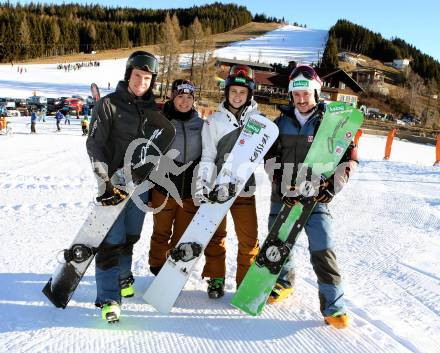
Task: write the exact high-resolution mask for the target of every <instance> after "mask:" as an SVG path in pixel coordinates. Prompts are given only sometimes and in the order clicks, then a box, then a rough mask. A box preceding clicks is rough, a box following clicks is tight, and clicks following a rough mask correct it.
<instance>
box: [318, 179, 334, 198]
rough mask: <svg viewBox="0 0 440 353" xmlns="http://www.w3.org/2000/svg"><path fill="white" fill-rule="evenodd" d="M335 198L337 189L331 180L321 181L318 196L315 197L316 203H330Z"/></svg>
mask: <svg viewBox="0 0 440 353" xmlns="http://www.w3.org/2000/svg"><path fill="white" fill-rule="evenodd" d="M334 196H335V187H334V185H333V181H332V180H331V179H321V182H320V184H319V191H318V195H317V196H315V201H316V202H319V203H329V202H330V201H331V200H333V197H334Z"/></svg>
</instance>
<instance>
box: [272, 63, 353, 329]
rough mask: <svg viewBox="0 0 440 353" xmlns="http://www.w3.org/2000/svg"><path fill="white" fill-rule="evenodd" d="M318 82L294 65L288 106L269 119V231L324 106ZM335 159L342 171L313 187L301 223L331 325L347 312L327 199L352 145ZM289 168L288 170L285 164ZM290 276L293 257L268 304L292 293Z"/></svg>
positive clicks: (290, 201)
mask: <svg viewBox="0 0 440 353" xmlns="http://www.w3.org/2000/svg"><path fill="white" fill-rule="evenodd" d="M321 85H322V82H321V80H320V78H319V77H318V75H317V74H316V72H315V71H314V69H313V68H312V67H310V66H308V65H300V66H298V67H296V68H295V69H294V70H293V71H292V73H291V75H290V78H289V88H288V91H289V98H290V104H289V105H288V106H281V107H280V110H281V116H280V117H279V118H277V119H276V120H275V123H276V124H277V125H278V128H279V131H280V134H279V136H278V139H277V142H275V144H274V145H273V146H272V148H271V150H270V151H269V153H268V154H267V155H266V157H265V159H266V169H269V170H270V169H271V168H268V164H269V163H273V162H276V163H281V169H279V170H275V171H271V174H272V172H273V174H272V175H273V182H272V194H271V207H270V214H269V222H268V226H269V229H270V228H271V227H272V225H273V223H274V221H275V219H276V217H277V215H278V213H279V212H280V210H281V208H282V206H283V203H284V204H286V205H287V206H290V207H291V206H292V205H294V204H295V202H298V198H297V196H295V193H289V191H290V192H291V191H294V190H295V185H297V184H298V181H297V180H296V179H297V172H298V166H299V164H300V163H303V162H304V160H305V157H306V155H307V152H308V150H309V149H310V146H311V145H312V142H313V138H314V136H315V135H316V132H317V131H318V128H319V124H320V122H321V119H322V117H323V113H324V111H325V105H324V104H323V103H320V104H318V101H319V93H320V91H321ZM269 161H270V162H269ZM341 163H346V164H345V165H346V167H345V170H344V172H343V173H335V175H333V176H331V177H330V178H328V179H326V180H323V181H322V182H321V184H320V187H319V191H318V192H317V195H315V196H314V197H315V200H316V201H317V205H316V206H315V208H314V210H313V212H312V213H311V215H310V217H309V219H308V221H307V223H306V224H305V227H304V228H305V233H306V235H307V237H308V241H309V251H310V261H311V263H312V265H313V269H314V271H315V273H316V276H317V278H318V292H319V299H320V303H321V313H322V315H323V316H324V319H325V322H326V323H327V324H330V325H333V326H335V327H337V328H345V327H347V326H348V315H347V313H346V308H345V304H344V299H343V297H344V291H343V287H342V279H341V274H340V271H339V268H338V266H337V263H336V255H335V253H334V250H333V243H332V237H333V232H332V229H331V224H332V221H331V220H332V217H331V215H330V212H329V208H328V203H329V202H330V201H332V199H333V196H334V195H335V190H338V191H339V190H341V188H342V187H343V185H344V184H345V183H346V182H347V181H348V177H349V173H350V171H351V170H353V168H354V167H355V165H356V163H357V160H356V148H355V146H354V145H353V144H352V145H351V146H350V147H349V149H348V150H347V153H346V154H345V156H344V157H343V159H342V161H341ZM288 166H289V167H288ZM291 166H293V168H290V167H291ZM289 168H290V170H289ZM292 169H293V172H292ZM286 173H289V174H290V175H286ZM340 174H341V175H340ZM292 195H293V196H292ZM294 274H295V272H294V268H293V261H289V262H287V264H286V265H285V266H284V268H283V269H282V271H281V274H280V276H279V278H278V280H277V284H276V286H275V288H274V290H273V291H272V293H271V295H270V297H269V302H270V303H273V302H277V301H280V300H282V299H284V298H285V297H287V296H288V295H289V294H290V293H291V292H292V287H293V284H294V283H293V282H294Z"/></svg>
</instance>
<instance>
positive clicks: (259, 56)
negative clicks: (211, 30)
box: [214, 25, 328, 65]
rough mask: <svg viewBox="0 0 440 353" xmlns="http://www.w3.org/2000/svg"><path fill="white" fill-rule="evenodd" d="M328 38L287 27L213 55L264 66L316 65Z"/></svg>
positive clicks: (317, 32)
mask: <svg viewBox="0 0 440 353" xmlns="http://www.w3.org/2000/svg"><path fill="white" fill-rule="evenodd" d="M327 37H328V31H327V30H320V29H310V28H302V27H297V26H290V25H288V26H284V27H281V28H278V29H276V30H274V31H270V32H268V33H266V34H264V35H262V36H260V37H257V38H254V39H250V40H246V41H242V42H237V43H232V44H231V45H229V46H227V47H225V48H221V49H217V50H216V51H215V53H214V55H215V56H216V57H221V58H229V59H237V60H249V61H258V62H260V63H266V64H272V63H281V64H283V65H287V64H288V62H289V61H292V60H294V61H296V62H297V63H298V64H311V63H315V64H316V63H317V62H318V60H319V58H320V57H321V56H322V54H323V53H324V49H325V44H326V43H327Z"/></svg>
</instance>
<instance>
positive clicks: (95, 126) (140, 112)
mask: <svg viewBox="0 0 440 353" xmlns="http://www.w3.org/2000/svg"><path fill="white" fill-rule="evenodd" d="M151 110H157V109H156V106H155V103H154V96H153V93H152V91H151V90H149V91H148V92H147V93H146V94H145V95H144V96H143V97H135V96H134V95H132V94H131V93H129V91H128V86H127V83H126V82H125V81H120V82H119V83H118V86H117V87H116V91H115V92H113V93H110V94H109V95H107V96H105V97H103V98H102V99H100V100H99V101H98V102H97V103H96V106H95V109H93V115H92V119H91V120H90V131H89V136H88V138H87V142H86V146H87V153H88V155H89V157H90V159H91V161H92V163H93V164H94V172H95V173H96V174H97V175H98V176H99V177H101V178H103V179H104V180H107V179H109V178H111V176H112V175H113V174H114V172H115V171H116V170H117V169H119V168H121V167H123V162H124V155H125V151H126V150H127V147H128V145H129V144H130V143H131V142H132V141H133V140H135V139H136V138H139V137H142V136H143V132H142V131H143V125H144V123H145V121H146V118H147V117H148V112H149V111H151ZM106 168H107V170H106Z"/></svg>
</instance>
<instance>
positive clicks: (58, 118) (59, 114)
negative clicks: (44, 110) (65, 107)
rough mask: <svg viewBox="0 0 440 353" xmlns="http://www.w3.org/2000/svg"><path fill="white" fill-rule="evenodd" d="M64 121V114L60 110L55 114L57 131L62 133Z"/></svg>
mask: <svg viewBox="0 0 440 353" xmlns="http://www.w3.org/2000/svg"><path fill="white" fill-rule="evenodd" d="M63 119H64V115H63V113H61V111H60V110H58V111H57V113H56V114H55V121H56V123H57V131H61V127H60V122H61V120H63Z"/></svg>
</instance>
